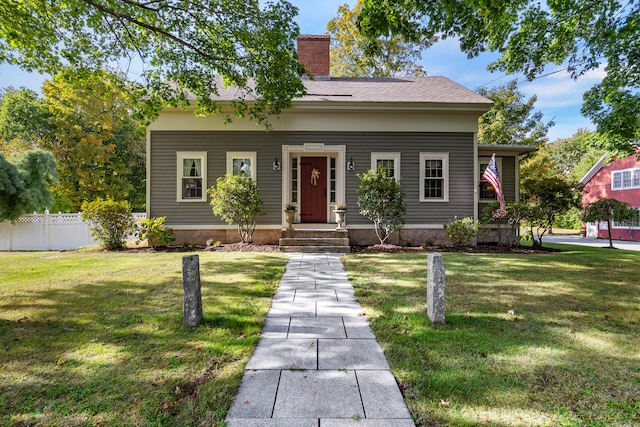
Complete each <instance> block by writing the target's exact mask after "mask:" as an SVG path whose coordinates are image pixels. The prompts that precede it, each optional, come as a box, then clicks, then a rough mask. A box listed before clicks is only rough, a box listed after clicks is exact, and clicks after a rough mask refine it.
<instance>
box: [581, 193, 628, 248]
mask: <svg viewBox="0 0 640 427" xmlns="http://www.w3.org/2000/svg"><path fill="white" fill-rule="evenodd" d="M614 218H615V220H616V221H618V222H624V221H633V220H637V219H638V210H637V209H634V208H632V207H631V206H629V204H628V203H625V202H621V201H619V200H616V199H606V198H605V199H600V200H598V201H596V202H593V203H590V204H588V205H586V206H585V207H584V214H583V217H582V219H583V220H584V222H597V221H607V225H608V227H607V230H608V235H609V247H610V248H613V240H612V239H611V226H612V223H613V220H614Z"/></svg>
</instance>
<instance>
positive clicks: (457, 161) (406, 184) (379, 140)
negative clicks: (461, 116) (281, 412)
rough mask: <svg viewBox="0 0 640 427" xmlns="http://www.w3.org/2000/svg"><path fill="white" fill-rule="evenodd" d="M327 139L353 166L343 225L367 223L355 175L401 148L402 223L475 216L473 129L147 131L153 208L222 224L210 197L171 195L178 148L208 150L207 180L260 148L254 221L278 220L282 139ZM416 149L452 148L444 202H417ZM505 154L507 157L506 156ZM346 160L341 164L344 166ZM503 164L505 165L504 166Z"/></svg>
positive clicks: (178, 220)
mask: <svg viewBox="0 0 640 427" xmlns="http://www.w3.org/2000/svg"><path fill="white" fill-rule="evenodd" d="M305 143H324V144H326V145H345V146H346V147H347V152H346V157H347V159H351V158H353V161H354V162H355V165H356V168H355V170H354V171H347V172H346V189H347V190H346V202H347V204H348V205H349V206H350V209H349V211H348V214H347V215H348V216H347V221H348V224H352V225H357V224H370V221H369V220H368V219H366V218H364V217H362V216H360V215H359V214H358V213H357V193H356V191H357V190H356V189H357V185H358V179H357V176H356V175H357V174H360V173H363V172H365V171H366V170H367V169H369V167H370V165H371V155H370V153H371V152H373V151H392V152H401V160H400V163H401V169H400V172H401V179H402V188H403V190H404V192H405V193H406V202H407V220H406V223H407V224H440V223H444V222H447V221H448V220H449V219H451V218H452V217H453V216H454V215H457V216H458V217H461V216H472V215H473V171H474V163H475V159H474V155H473V134H472V133H391V132H387V133H380V132H378V133H373V132H350V133H342V132H267V133H265V132H211V131H203V132H196V131H192V132H184V131H179V132H166V131H154V132H151V152H150V156H151V157H150V159H151V171H150V177H149V179H150V206H149V210H150V215H151V216H167V223H169V224H175V225H178V224H180V225H197V224H217V223H220V224H222V223H221V222H220V221H219V220H218V219H217V218H216V217H214V216H213V214H212V212H211V207H210V206H209V204H208V203H204V202H203V203H193V202H190V203H178V202H176V175H177V171H176V152H177V151H207V153H208V155H207V163H208V168H207V169H208V170H207V185H208V186H212V185H213V184H214V183H215V180H216V179H217V178H218V177H219V176H222V175H224V174H225V172H226V152H227V151H255V152H257V167H258V169H257V180H258V187H259V188H260V194H261V196H262V199H263V201H264V207H265V213H266V214H265V215H264V216H261V217H259V218H258V223H259V224H274V223H275V224H279V223H280V221H281V215H282V214H281V212H282V197H281V194H280V193H281V189H282V176H283V173H284V171H273V170H272V162H273V161H274V158H275V157H276V156H278V158H279V159H280V160H281V157H282V154H281V153H282V145H302V144H305ZM420 152H448V153H449V178H450V181H449V185H450V187H449V202H444V203H429V202H420V201H419V196H420V195H419V176H420V175H419V174H420V164H419V155H420ZM505 160H506V159H505ZM341 166H343V165H341ZM505 169H506V168H505Z"/></svg>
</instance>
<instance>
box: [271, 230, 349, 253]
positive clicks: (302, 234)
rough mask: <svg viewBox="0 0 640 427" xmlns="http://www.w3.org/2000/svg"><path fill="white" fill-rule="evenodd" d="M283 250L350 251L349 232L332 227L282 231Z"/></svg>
mask: <svg viewBox="0 0 640 427" xmlns="http://www.w3.org/2000/svg"><path fill="white" fill-rule="evenodd" d="M280 251H281V252H304V253H314V252H321V253H348V252H351V248H350V246H349V232H348V231H347V230H331V229H321V230H318V229H316V230H312V229H296V230H286V229H284V230H282V231H281V232H280Z"/></svg>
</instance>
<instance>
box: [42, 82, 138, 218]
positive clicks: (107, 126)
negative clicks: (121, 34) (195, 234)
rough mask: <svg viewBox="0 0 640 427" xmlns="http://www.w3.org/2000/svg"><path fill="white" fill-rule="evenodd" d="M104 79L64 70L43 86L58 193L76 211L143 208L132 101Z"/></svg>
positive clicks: (136, 123)
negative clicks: (128, 205) (101, 206)
mask: <svg viewBox="0 0 640 427" xmlns="http://www.w3.org/2000/svg"><path fill="white" fill-rule="evenodd" d="M123 85H124V83H123V82H121V81H119V80H117V79H115V78H114V76H112V75H110V74H109V73H106V72H103V71H98V72H91V71H90V70H86V69H79V70H75V71H73V72H71V71H70V70H66V71H65V72H63V73H60V74H57V75H55V76H54V77H53V78H52V79H51V80H47V81H45V83H44V85H43V88H42V92H43V94H44V97H45V101H46V104H47V106H48V108H49V111H50V113H51V119H50V121H51V123H52V125H53V138H52V139H51V140H49V141H48V142H47V144H45V146H44V148H46V149H48V150H50V151H51V152H53V153H54V156H55V158H56V161H57V163H58V171H59V173H60V186H59V187H60V188H59V189H58V190H59V192H60V193H63V194H66V195H67V196H68V197H69V199H70V200H71V202H72V203H73V205H74V206H75V208H76V209H77V208H79V207H80V205H81V203H82V202H83V201H88V200H95V199H97V198H107V199H113V200H116V201H117V200H130V201H132V202H133V205H134V206H136V207H139V206H142V205H144V192H143V191H139V190H140V188H144V179H145V167H144V133H143V132H144V128H143V127H142V126H141V125H140V124H139V122H137V121H136V120H135V119H134V117H133V115H132V112H131V108H130V105H131V95H130V93H129V92H128V91H127V90H126V89H125V88H124V87H123Z"/></svg>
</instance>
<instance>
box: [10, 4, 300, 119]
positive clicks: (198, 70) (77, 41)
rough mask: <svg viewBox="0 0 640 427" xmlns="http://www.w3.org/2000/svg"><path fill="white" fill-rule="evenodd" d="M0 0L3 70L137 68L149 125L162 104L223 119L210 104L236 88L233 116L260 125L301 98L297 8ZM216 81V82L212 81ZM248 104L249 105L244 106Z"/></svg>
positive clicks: (137, 91) (135, 77) (139, 94)
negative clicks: (237, 96) (226, 89)
mask: <svg viewBox="0 0 640 427" xmlns="http://www.w3.org/2000/svg"><path fill="white" fill-rule="evenodd" d="M261 3H263V2H260V1H259V0H154V1H136V0H67V1H64V2H58V1H52V2H46V1H45V2H43V1H38V0H24V1H20V2H16V1H12V0H0V62H8V63H12V64H17V65H19V66H21V67H22V68H23V69H25V70H28V71H32V70H37V71H40V72H43V73H47V74H51V75H55V74H57V73H59V72H60V71H61V70H62V69H63V68H65V67H67V66H70V67H73V68H75V67H84V68H87V69H91V70H99V69H106V68H108V67H109V66H110V65H113V64H119V65H120V68H122V69H130V68H136V69H137V68H139V67H138V65H137V64H141V71H140V73H139V75H133V73H132V75H131V79H130V81H131V82H138V84H136V85H129V86H128V87H129V88H131V91H132V93H135V94H136V97H135V99H136V100H138V101H141V102H143V104H142V105H143V107H144V108H142V109H141V111H142V113H143V114H145V115H146V116H147V117H148V118H149V117H153V116H154V114H157V112H158V111H159V109H160V108H162V107H163V106H165V105H166V104H169V105H175V106H183V107H184V106H186V105H188V104H189V103H190V99H193V103H194V104H195V105H196V107H197V109H196V113H197V114H210V113H214V112H220V105H218V104H217V103H216V101H215V99H214V97H212V96H211V95H212V94H215V93H217V92H218V91H219V90H221V89H222V86H223V83H222V82H223V81H224V85H234V86H237V87H239V88H241V89H242V92H243V93H244V97H243V99H242V100H241V101H239V102H238V103H235V104H234V106H233V107H234V109H235V113H236V114H238V115H248V116H249V117H251V118H252V119H253V120H255V121H257V122H260V123H265V120H266V119H267V117H266V116H267V115H268V114H277V113H279V112H280V111H282V109H283V108H286V107H288V106H289V105H290V104H291V99H292V98H294V97H296V96H299V95H301V94H302V93H303V91H304V86H303V85H302V81H301V79H300V75H301V74H302V72H303V68H302V66H300V65H299V64H298V62H297V55H296V53H295V46H294V41H295V38H296V35H297V34H298V33H299V28H298V25H297V24H296V23H295V20H294V17H295V16H296V14H297V9H296V8H295V7H294V6H292V5H291V4H290V3H289V2H287V1H284V0H276V1H270V2H266V3H263V5H262V6H261ZM215 76H221V77H222V78H223V80H220V79H216V78H215ZM245 100H250V102H248V101H245Z"/></svg>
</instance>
